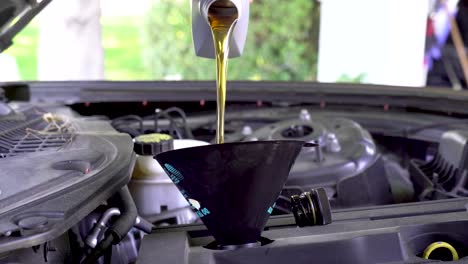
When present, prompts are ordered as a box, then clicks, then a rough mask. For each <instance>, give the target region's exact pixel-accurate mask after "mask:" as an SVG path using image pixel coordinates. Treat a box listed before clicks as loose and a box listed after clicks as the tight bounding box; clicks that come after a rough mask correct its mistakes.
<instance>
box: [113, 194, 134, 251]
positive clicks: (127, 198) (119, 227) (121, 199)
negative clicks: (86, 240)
mask: <svg viewBox="0 0 468 264" xmlns="http://www.w3.org/2000/svg"><path fill="white" fill-rule="evenodd" d="M115 198H116V199H115V200H114V201H115V202H117V207H118V208H119V209H120V217H119V218H117V220H116V221H115V223H114V224H113V225H112V226H111V227H110V228H109V229H108V231H107V232H106V233H107V234H108V235H112V236H113V237H114V245H115V244H118V243H119V242H120V241H121V240H122V239H123V238H124V237H125V236H126V235H127V233H128V231H130V229H132V227H133V225H135V220H136V218H137V216H138V212H137V208H136V206H135V202H133V199H132V196H131V194H130V191H129V190H128V187H127V186H125V187H123V188H122V189H121V190H120V191H119V192H118V193H117V195H116V196H115Z"/></svg>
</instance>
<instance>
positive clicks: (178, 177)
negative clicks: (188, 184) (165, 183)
mask: <svg viewBox="0 0 468 264" xmlns="http://www.w3.org/2000/svg"><path fill="white" fill-rule="evenodd" d="M164 167H165V168H166V170H167V172H169V173H168V174H169V178H171V180H172V181H173V182H174V183H175V184H178V183H179V182H181V181H182V180H183V179H184V176H183V175H182V173H180V172H179V171H178V170H177V169H176V168H174V167H172V166H171V165H169V164H167V163H166V164H164Z"/></svg>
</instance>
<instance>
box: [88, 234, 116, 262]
mask: <svg viewBox="0 0 468 264" xmlns="http://www.w3.org/2000/svg"><path fill="white" fill-rule="evenodd" d="M113 241H114V237H112V236H107V237H106V238H105V239H104V240H102V241H101V242H99V243H98V244H97V245H96V247H95V248H94V249H93V250H92V251H91V252H90V253H89V255H88V256H86V258H85V259H84V260H83V261H82V262H81V264H96V263H97V262H98V260H99V258H100V257H102V256H103V255H104V253H106V251H107V250H108V249H109V248H110V247H112V244H113Z"/></svg>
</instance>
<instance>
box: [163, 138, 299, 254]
mask: <svg viewBox="0 0 468 264" xmlns="http://www.w3.org/2000/svg"><path fill="white" fill-rule="evenodd" d="M303 144H304V142H302V141H254V142H242V143H226V144H219V145H209V146H202V147H195V148H186V149H180V150H173V151H168V152H164V153H161V154H158V155H156V157H155V158H156V159H157V161H158V162H159V164H161V166H162V167H163V168H164V169H165V171H166V173H167V174H168V175H169V177H170V178H171V179H172V181H173V182H174V183H175V184H176V185H177V187H178V188H179V190H180V192H181V193H182V194H183V195H184V196H185V198H186V199H187V200H188V201H189V203H190V204H191V205H192V209H194V210H195V212H196V213H197V215H198V216H199V217H200V218H201V220H202V221H203V223H205V225H206V227H207V228H208V230H209V231H210V232H211V234H212V235H213V236H214V238H215V239H216V241H217V242H218V243H219V244H220V245H242V244H247V243H254V242H257V241H258V240H259V239H260V233H261V232H262V230H263V228H264V227H265V224H266V222H267V220H268V217H269V216H270V213H271V212H272V210H273V208H272V206H273V204H274V203H275V201H276V199H277V198H278V195H279V194H280V192H281V189H282V188H283V185H284V183H285V182H286V179H287V178H288V174H289V171H290V169H291V167H292V165H293V163H294V161H295V159H296V157H297V155H298V154H299V152H300V151H301V148H302V146H303Z"/></svg>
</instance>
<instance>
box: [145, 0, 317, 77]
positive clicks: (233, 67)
mask: <svg viewBox="0 0 468 264" xmlns="http://www.w3.org/2000/svg"><path fill="white" fill-rule="evenodd" d="M187 2H188V1H187V0H159V1H156V2H155V3H154V4H153V6H152V8H151V10H150V11H149V12H148V14H147V16H146V21H145V26H144V29H145V30H144V35H143V39H144V43H145V45H144V58H145V64H146V65H147V67H148V68H149V69H150V70H151V73H152V77H153V78H154V79H163V78H167V77H168V76H180V77H181V78H182V79H185V80H200V79H214V78H215V71H214V70H215V63H214V61H213V60H210V59H203V58H198V57H196V56H195V53H194V50H193V47H192V36H191V11H190V8H188V3H187ZM318 21H319V7H318V4H316V1H313V0H290V1H284V0H255V1H254V2H253V3H252V4H251V6H250V22H249V31H248V36H247V43H246V46H245V49H244V54H243V55H242V56H241V57H240V58H236V59H232V60H230V61H229V73H228V78H229V79H242V80H315V78H316V67H317V45H318V26H319V25H318Z"/></svg>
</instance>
